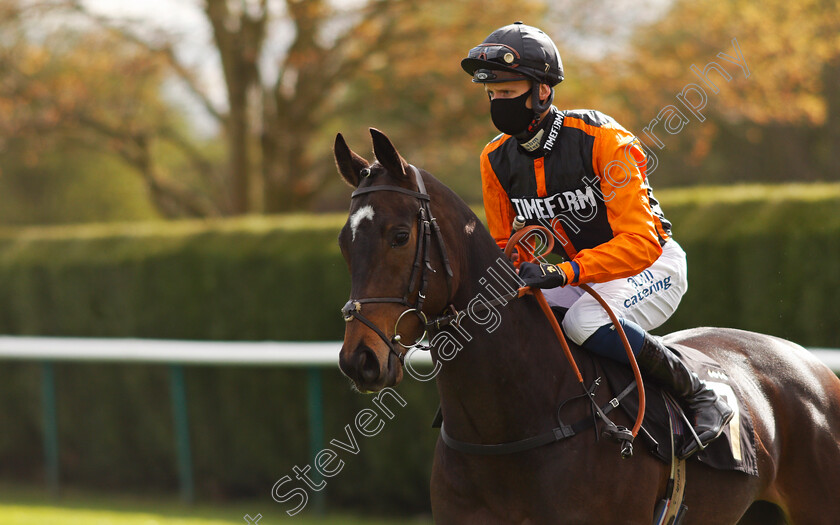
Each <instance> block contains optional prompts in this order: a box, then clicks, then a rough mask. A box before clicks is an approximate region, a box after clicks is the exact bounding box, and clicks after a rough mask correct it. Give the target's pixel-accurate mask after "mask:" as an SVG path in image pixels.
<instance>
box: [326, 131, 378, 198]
mask: <svg viewBox="0 0 840 525" xmlns="http://www.w3.org/2000/svg"><path fill="white" fill-rule="evenodd" d="M333 153H334V154H335V165H336V166H337V167H338V173H340V174H341V177H342V178H343V179H344V181H345V182H347V184H349V185H351V186H353V187H354V188H357V187H358V186H359V181H360V180H361V179H360V176H361V171H362V170H363V169H365V168H367V167H368V166H370V163H369V162H368V161H366V160H365V159H364V158H363V157H361V156H359V155H357V154H356V153H354V152H353V151H352V150H351V149H350V147H349V146H347V142H346V141H345V140H344V137H343V136H342V135H341V133H339V134H338V135H336V136H335V146H334V147H333Z"/></svg>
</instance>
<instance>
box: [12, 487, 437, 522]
mask: <svg viewBox="0 0 840 525" xmlns="http://www.w3.org/2000/svg"><path fill="white" fill-rule="evenodd" d="M285 510H286V507H284V506H281V505H279V504H277V503H275V502H274V501H272V500H270V499H268V498H266V499H265V500H259V501H253V502H236V503H231V504H221V503H215V504H210V503H201V504H196V505H184V504H182V503H180V502H179V501H178V500H177V499H173V498H164V497H152V496H125V495H119V496H115V495H111V496H108V495H103V494H91V493H79V492H68V493H66V494H65V495H63V496H62V497H61V498H60V499H59V500H57V501H52V500H50V499H49V498H48V497H46V496H45V495H44V493H43V492H40V491H39V492H35V491H32V490H29V489H19V488H12V487H0V525H31V524H37V525H231V524H234V523H235V524H239V525H242V524H245V523H247V522H246V520H245V518H244V516H245V515H246V514H247V515H249V516H252V517H256V515H257V514H261V515H262V518H261V519H260V520H259V525H273V524H277V523H283V524H289V525H362V524H364V525H397V524H405V523H410V524H415V525H431V519H429V518H416V519H414V518H409V519H406V518H392V519H387V518H367V517H358V516H355V517H354V516H347V515H332V514H329V515H326V516H324V517H319V516H316V515H314V514H312V513H307V512H306V511H304V512H301V513H300V514H298V515H296V516H294V517H289V516H287V515H286V513H285Z"/></svg>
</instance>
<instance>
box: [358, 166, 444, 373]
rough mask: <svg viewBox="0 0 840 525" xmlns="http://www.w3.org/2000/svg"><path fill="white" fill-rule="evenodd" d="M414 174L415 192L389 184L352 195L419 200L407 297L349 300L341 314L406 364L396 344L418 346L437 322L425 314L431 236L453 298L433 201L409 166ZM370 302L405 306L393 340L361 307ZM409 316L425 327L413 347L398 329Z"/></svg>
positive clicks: (430, 268) (362, 190) (430, 269)
mask: <svg viewBox="0 0 840 525" xmlns="http://www.w3.org/2000/svg"><path fill="white" fill-rule="evenodd" d="M408 167H409V168H410V169H411V171H412V172H413V173H414V178H415V179H416V181H417V190H418V191H413V190H409V189H406V188H402V187H400V186H390V185H379V186H368V187H367V188H359V189H357V190H356V191H354V192H353V194H352V195H351V196H350V198H351V199H353V198H356V197H358V196H360V195H364V194H366V193H373V192H376V191H393V192H398V193H404V194H406V195H411V196H412V197H414V198H415V199H417V200H418V201H420V207H419V209H418V210H417V250H416V252H415V254H414V265H413V266H412V268H411V276H410V277H409V280H408V289H407V290H406V292H405V295H403V296H402V297H365V298H362V299H352V298H351V299H350V300H349V301H347V303H346V304H345V305H344V307H343V308H342V309H341V313H342V315H343V316H344V321H345V322H347V323H349V322H351V321H352V320H353V319H358V320H359V321H361V322H362V323H363V324H364V325H366V326H367V327H368V328H370V329H371V330H373V331H374V332H376V335H378V336H379V337H380V338H381V339H382V340H383V341H384V342H385V344H386V345H387V346H388V349H389V350H390V352H391V353H393V354H395V355H396V356H397V359H399V360H400V362H401V363H402V362H403V358H404V354H401V353H400V352H398V351H397V350H396V348H395V347H394V344H399V345H400V346H402V347H403V348H410V347H411V346H414V345H416V344H417V343H419V342H420V341H422V340H423V338H424V337H425V336H426V331H427V329H428V327H429V326H432V325H435V324H436V322H435V321H432V322H431V323H430V322H429V321H428V318H427V317H426V314H425V313H424V312H423V302H424V301H425V300H426V287H427V286H428V284H429V280H428V273H427V272H432V273H436V272H435V270H434V268H432V266H431V264H430V263H429V246H430V244H431V237H432V234H433V233H434V236H435V241H436V242H437V245H438V249H439V250H440V255H441V258H442V259H443V266H444V269H445V270H446V291H447V294H446V296H447V304H448V303H449V299H450V298H451V294H452V267H451V266H450V265H449V258H448V257H447V254H446V245H445V244H444V242H443V236H442V235H441V233H440V227H439V226H438V224H437V221H436V219H435V218H434V217H433V216H432V212H431V209H430V208H429V204H430V202H431V198H430V197H429V194H428V192H427V191H426V185H425V184H424V183H423V177H422V176H421V175H420V170H418V169H417V168H415V167H414V166H412V165H410V164H409V165H408ZM418 275H419V277H420V279H419V281H420V285H419V288H418V290H417V300H416V301H415V303H414V304H413V305H412V304H411V303H410V302H409V300H408V299H409V297H411V295H412V292H413V290H414V286H415V284H416V283H417V277H418ZM369 303H374V304H375V303H397V304H402V305H404V306H406V310H404V311H403V312H402V313H401V314H400V316H399V317H398V318H397V322H396V323H395V324H394V336H393V337H392V338H390V339H389V338H388V336H386V335H385V333H384V332H383V331H382V330H381V329H379V327H377V326H376V325H375V324H374V323H373V322H372V321H371V320H370V319H368V318H367V317H365V316H364V314H362V305H363V304H369ZM409 314H413V315H415V316H417V318H418V319H420V322H421V323H422V325H423V334H422V335H421V336H420V337H419V338H417V339H416V340H415V341H414V342H413V343H411V344H405V343H404V342H403V341H401V336H400V335H399V333H398V328H399V325H400V321H402V319H403V318H404V317H405V316H406V315H409Z"/></svg>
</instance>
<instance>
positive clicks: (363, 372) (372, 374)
mask: <svg viewBox="0 0 840 525" xmlns="http://www.w3.org/2000/svg"><path fill="white" fill-rule="evenodd" d="M338 366H339V368H340V369H341V371H342V372H343V373H344V375H346V376H347V377H349V378H350V379H351V380H352V381H353V384H354V386H355V387H356V389H358V390H359V392H378V391H380V390H382V389H383V388H385V387H388V386H394V385H396V384H397V383H398V382H399V380H400V379H402V367H401V365H400V362H399V360H398V359H397V357H396V355H395V354H394V353H393V352H390V351H389V352H388V353H387V354H386V355H385V357H384V358H383V359H380V357H379V356H378V355H377V354H376V352H375V351H374V350H373V349H372V348H371V347H369V346H368V345H367V344H365V343H360V344H359V345H358V346H357V347H356V348H355V349H353V350H348V349H347V347H346V346H344V347H342V348H341V353H340V354H339V359H338Z"/></svg>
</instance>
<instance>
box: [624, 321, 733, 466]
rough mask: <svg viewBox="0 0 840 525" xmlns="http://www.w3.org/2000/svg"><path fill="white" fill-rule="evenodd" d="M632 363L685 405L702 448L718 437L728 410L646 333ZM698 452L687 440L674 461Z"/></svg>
mask: <svg viewBox="0 0 840 525" xmlns="http://www.w3.org/2000/svg"><path fill="white" fill-rule="evenodd" d="M636 361H637V362H638V364H639V369H640V370H641V372H642V375H646V376H647V377H649V378H651V379H653V380H654V381H656V383H657V384H658V385H659V386H661V387H664V388H665V389H666V390H668V391H670V392H671V393H672V394H675V395H676V396H677V397H678V398H680V399H682V400H683V401H685V404H686V405H688V408H689V410H690V411H691V412H692V413H693V414H694V431H695V432H696V433H697V436H698V437H699V438H700V442H701V443H702V444H703V445H702V447H703V448H705V447H706V445H708V444H709V443H711V442H712V441H714V440H715V439H717V437H718V436H720V434H721V432H723V428H724V426H726V424H727V423H729V420H730V419H732V414H733V413H734V412H733V410H732V408H730V407H729V405H727V404H726V402H725V401H724V400H723V399H721V398H720V397H719V396H718V395H717V393H716V392H715V391H714V390H712V389H711V388H709V387H708V386H706V383H705V382H704V381H701V380H700V378H699V377H697V374H695V373H694V372H692V371H691V370H689V369H688V368H686V366H685V364H684V363H683V362H682V361H681V360H680V358H679V357H677V355H676V354H675V353H674V352H672V351H671V350H670V349H669V348H668V347H666V346H665V345H663V344H662V342H661V341H660V340H659V339H657V338H655V337H653V336H651V335H650V334H647V333H646V334H645V340H644V343H643V344H642V348H641V350H639V354H638V355H637V356H636ZM699 449H700V446H699V445H698V444H697V441H696V440H694V439H690V440H688V442H687V443H686V444H685V446H683V448H682V449H681V450H679V451H677V457H679V458H680V459H685V458H687V457H689V456H690V455H692V454H694V453H695V452H697V451H698V450H699Z"/></svg>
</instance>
